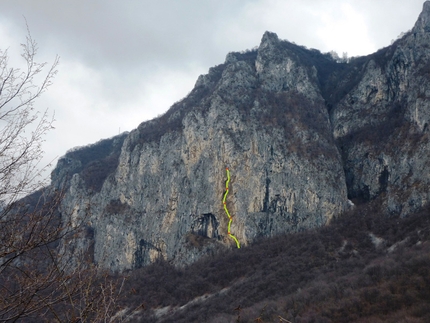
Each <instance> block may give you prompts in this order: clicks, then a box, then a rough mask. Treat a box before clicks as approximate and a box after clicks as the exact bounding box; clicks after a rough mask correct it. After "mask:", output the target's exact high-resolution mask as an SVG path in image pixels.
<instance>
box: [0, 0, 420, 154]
mask: <svg viewBox="0 0 430 323" xmlns="http://www.w3.org/2000/svg"><path fill="white" fill-rule="evenodd" d="M1 1H2V2H1V10H0V48H2V49H5V48H9V52H10V54H11V56H13V57H11V62H13V63H15V66H16V64H19V63H20V61H19V60H17V58H19V50H20V46H19V44H20V43H23V42H24V41H25V36H26V26H25V20H24V18H23V17H25V18H26V20H27V22H28V25H29V28H30V31H31V34H32V36H33V38H34V39H35V40H36V41H37V42H38V44H39V55H38V61H47V62H53V60H54V58H55V56H56V55H59V56H60V65H59V68H58V69H59V73H58V75H57V77H56V78H55V80H54V84H53V85H52V87H51V88H50V89H49V91H48V92H46V93H45V94H44V96H43V97H42V98H41V99H40V100H39V101H38V102H37V104H36V105H37V108H39V109H40V110H44V109H45V108H49V109H50V112H51V113H53V112H55V119H56V122H55V128H56V129H55V130H53V131H52V132H51V133H50V134H49V135H48V136H47V138H46V139H47V141H46V143H45V146H44V147H45V151H46V158H45V162H46V161H48V160H52V159H54V158H56V157H60V156H62V155H64V153H65V152H66V151H67V150H68V149H70V148H72V147H75V146H82V145H86V144H90V143H93V142H96V141H98V140H99V139H102V138H108V137H112V136H114V135H116V134H118V133H119V131H121V132H123V131H130V130H132V129H134V128H136V127H137V126H138V125H139V123H141V122H142V121H145V120H148V119H152V118H154V117H156V116H157V115H159V114H162V113H163V112H165V111H166V110H167V109H168V108H169V107H170V106H171V105H172V104H173V103H174V102H176V101H178V100H180V99H182V98H183V97H184V96H186V95H187V94H188V93H189V92H190V91H191V90H192V88H193V86H194V83H195V81H196V80H197V77H198V76H199V75H200V74H205V73H207V71H208V69H209V68H210V67H211V66H214V65H217V64H221V63H223V62H224V59H225V56H226V54H227V53H228V52H231V51H241V50H245V49H250V48H253V47H255V46H258V45H259V43H260V40H261V37H262V35H263V33H264V32H265V31H266V30H268V31H272V32H275V33H277V34H278V36H279V38H281V39H286V40H289V41H292V42H295V43H297V44H299V45H304V46H306V47H308V48H316V49H319V50H320V51H322V52H328V51H331V50H335V51H337V52H338V53H339V55H342V53H343V52H347V53H348V56H357V55H366V54H370V53H372V52H374V51H376V50H378V49H379V48H382V47H385V46H388V45H390V43H391V41H392V40H393V39H396V37H397V36H398V35H399V34H400V33H401V32H405V31H407V30H409V29H411V28H412V27H413V25H414V23H415V21H416V20H417V18H418V15H419V13H420V12H421V10H422V5H423V2H424V0H407V1H406V0H153V1H149V0H92V1H89V0H61V1H59V0H1Z"/></svg>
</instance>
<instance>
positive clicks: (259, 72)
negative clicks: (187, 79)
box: [52, 2, 430, 270]
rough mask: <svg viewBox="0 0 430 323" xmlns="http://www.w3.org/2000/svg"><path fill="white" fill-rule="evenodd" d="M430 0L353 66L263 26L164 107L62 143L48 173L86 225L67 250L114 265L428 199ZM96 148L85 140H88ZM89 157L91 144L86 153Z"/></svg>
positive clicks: (185, 254)
mask: <svg viewBox="0 0 430 323" xmlns="http://www.w3.org/2000/svg"><path fill="white" fill-rule="evenodd" d="M429 17H430V5H429V2H426V3H425V5H424V10H423V13H422V14H421V15H420V17H419V19H418V21H417V24H416V25H415V27H414V28H413V30H412V31H411V32H409V33H407V34H406V35H405V36H404V37H403V38H402V39H400V40H398V41H397V42H395V43H394V44H393V45H392V46H390V47H387V48H385V49H382V50H380V51H378V52H377V53H375V54H372V55H369V56H367V57H361V58H356V59H354V60H353V61H351V62H350V63H349V64H346V63H336V62H335V61H333V59H331V58H330V56H329V55H324V54H321V53H319V52H318V51H316V50H308V49H306V48H304V47H300V46H297V45H294V44H291V43H289V42H287V41H281V40H279V39H278V37H277V36H276V34H273V33H269V32H266V33H265V34H264V36H263V38H262V41H261V44H260V46H259V47H258V50H255V51H248V52H244V53H230V54H228V55H227V58H226V61H225V62H224V64H221V65H219V66H216V67H213V68H211V69H210V70H209V73H208V74H206V75H202V76H200V77H199V79H198V80H197V82H196V85H195V88H194V89H193V91H192V92H191V93H190V94H189V95H188V96H187V97H186V98H185V99H184V100H182V101H181V102H178V103H176V104H174V105H173V106H172V108H171V109H170V110H169V111H168V112H167V113H166V114H165V115H163V116H161V117H159V118H157V119H154V120H151V121H148V122H144V123H142V124H141V125H140V126H139V127H138V128H137V129H136V130H133V131H132V132H130V133H129V134H126V135H123V136H120V137H119V138H114V139H112V140H111V141H109V142H108V144H106V143H105V144H104V146H103V147H108V148H109V149H108V150H106V149H105V150H102V149H99V148H97V147H99V146H100V145H99V146H97V145H95V147H93V148H94V149H96V148H97V149H98V150H97V151H98V152H99V153H98V155H97V156H98V157H97V158H98V159H97V160H88V158H86V157H85V156H87V155H88V154H87V155H85V154H83V153H80V151H78V152H75V153H69V154H66V156H65V157H64V158H63V159H61V160H60V161H59V163H58V165H57V168H56V169H55V170H54V172H53V175H52V185H53V186H54V187H58V188H64V189H65V190H66V194H65V199H64V201H63V204H62V209H61V212H62V214H63V216H65V217H72V219H75V221H76V223H77V222H78V221H79V219H85V223H86V226H87V232H91V234H90V235H88V234H87V235H82V237H81V238H80V239H77V240H76V241H75V242H70V243H71V244H72V245H73V248H70V250H71V251H72V252H74V253H76V254H78V253H90V256H91V258H92V259H93V260H94V261H95V262H96V263H98V264H100V265H101V266H103V267H108V268H110V269H112V270H124V269H128V268H137V267H141V266H144V265H147V264H149V263H151V262H153V261H154V260H155V259H157V257H163V258H164V259H167V260H169V261H171V262H172V263H174V264H177V265H184V264H187V263H191V262H193V261H196V260H197V259H199V258H200V257H201V256H203V255H210V254H212V253H214V252H218V251H219V250H222V249H223V248H234V247H235V243H234V241H233V240H232V239H230V238H229V237H228V234H227V225H228V218H227V216H226V214H225V213H224V209H223V204H222V197H223V194H224V190H225V181H226V172H225V168H226V167H229V169H230V172H231V182H230V192H229V195H228V198H227V206H228V209H229V211H230V213H231V214H232V215H233V223H232V227H231V231H232V233H233V234H234V235H235V236H236V237H237V238H238V239H239V241H240V243H241V244H242V245H247V244H249V243H250V242H252V241H254V240H255V239H259V238H261V237H270V236H273V235H277V234H282V233H285V232H293V231H300V230H305V229H308V228H313V227H317V226H322V225H325V224H327V223H328V222H329V221H330V219H332V218H333V216H336V215H339V214H341V213H342V212H344V211H345V210H346V209H347V208H348V207H349V205H351V202H350V201H348V199H352V200H353V201H354V202H356V203H360V202H361V203H365V202H369V201H371V200H375V199H379V200H380V203H381V205H382V206H383V208H384V209H385V210H386V212H387V213H388V214H392V213H395V214H401V215H407V214H408V213H409V212H412V211H413V210H416V209H417V208H419V207H420V206H422V205H424V204H426V203H427V201H428V199H429V190H428V185H429V184H430V183H429V181H430V175H429V174H430V169H429V167H430V163H429V157H430V146H429V140H428V139H429V130H428V124H429V118H430V103H429V102H430V101H429V98H430V84H429V81H430V61H429V58H430V57H429V55H430V54H428V53H429V51H428V48H429V46H430V31H429V27H428V26H429V21H430V19H429ZM90 152H91V150H90ZM90 155H91V154H90Z"/></svg>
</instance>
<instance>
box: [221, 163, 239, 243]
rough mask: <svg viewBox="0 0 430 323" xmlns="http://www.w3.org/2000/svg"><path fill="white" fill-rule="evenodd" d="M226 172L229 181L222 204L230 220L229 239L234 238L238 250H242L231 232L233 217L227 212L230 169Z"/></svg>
mask: <svg viewBox="0 0 430 323" xmlns="http://www.w3.org/2000/svg"><path fill="white" fill-rule="evenodd" d="M225 170H226V172H227V181H226V182H225V193H224V197H223V199H222V204H223V205H224V211H225V213H226V214H227V216H228V219H229V221H228V231H227V233H228V235H229V237H230V238H232V239H233V240H234V241H235V242H236V246H237V247H238V248H240V243H239V240H237V238H236V237H235V236H234V235H232V234H231V230H230V228H231V223H232V222H233V217H232V216H231V215H230V213H229V212H228V210H227V202H226V199H227V194H228V184H229V183H230V171H229V169H228V167H226V168H225Z"/></svg>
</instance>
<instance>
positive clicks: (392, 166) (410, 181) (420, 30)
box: [331, 1, 430, 215]
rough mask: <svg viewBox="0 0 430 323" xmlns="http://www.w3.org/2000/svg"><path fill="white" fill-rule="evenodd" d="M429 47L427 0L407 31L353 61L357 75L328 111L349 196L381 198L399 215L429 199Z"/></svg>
mask: <svg viewBox="0 0 430 323" xmlns="http://www.w3.org/2000/svg"><path fill="white" fill-rule="evenodd" d="M429 46H430V2H428V1H427V2H426V3H424V9H423V12H422V13H421V15H420V17H419V19H418V21H417V23H416V24H415V27H414V28H413V29H412V31H411V32H408V33H407V34H406V35H405V36H404V37H403V38H402V39H400V40H397V41H396V42H395V43H394V44H393V45H392V46H390V47H387V48H384V49H381V50H380V51H378V52H377V53H375V54H373V55H370V56H368V57H367V58H366V60H363V63H361V64H356V65H357V66H356V68H357V70H358V71H359V73H361V74H362V76H361V78H360V79H359V80H358V81H357V82H356V85H355V86H354V88H353V89H352V90H351V91H349V92H348V93H347V94H346V95H345V96H344V97H343V98H342V99H341V100H340V101H339V102H338V103H337V104H336V106H335V107H334V108H333V110H332V111H331V120H332V124H333V129H334V135H335V137H336V138H337V140H338V142H339V146H340V149H341V151H342V154H343V159H344V167H345V174H346V180H347V186H348V193H349V197H350V198H351V199H353V198H359V199H361V200H369V199H374V198H377V197H380V196H382V197H383V199H382V200H381V202H382V203H383V205H384V207H385V208H386V210H387V211H388V212H389V213H395V214H398V213H400V214H402V215H406V214H408V213H410V212H412V211H414V210H416V209H417V208H419V207H421V206H423V205H425V204H426V203H428V201H429V197H430V196H429V189H428V187H429V184H430V163H429V162H428V161H429V160H430V147H429V130H428V124H429V121H430V101H429V98H430V52H429ZM352 64H354V62H353V63H352ZM353 77H354V76H351V77H349V78H350V79H348V78H347V79H346V81H351V79H352V78H353Z"/></svg>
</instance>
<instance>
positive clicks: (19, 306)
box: [0, 27, 120, 322]
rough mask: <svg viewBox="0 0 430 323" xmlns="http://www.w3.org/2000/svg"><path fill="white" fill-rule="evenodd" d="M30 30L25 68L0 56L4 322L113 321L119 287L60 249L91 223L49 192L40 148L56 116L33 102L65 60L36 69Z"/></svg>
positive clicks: (0, 314)
mask: <svg viewBox="0 0 430 323" xmlns="http://www.w3.org/2000/svg"><path fill="white" fill-rule="evenodd" d="M27 31H28V34H27V37H26V42H25V43H24V44H22V45H21V46H22V55H21V56H22V58H23V60H24V61H25V68H23V69H20V68H13V67H10V66H9V56H8V51H7V50H0V202H1V204H0V322H17V321H20V322H26V321H28V322H33V321H34V320H35V318H37V321H49V322H52V321H56V322H111V321H112V320H111V319H110V317H112V316H113V315H114V313H115V312H116V311H117V308H116V307H115V301H116V297H117V296H118V292H120V289H119V290H117V287H116V284H114V283H113V281H112V280H110V279H109V276H107V275H100V271H99V270H98V269H97V267H96V266H94V265H91V264H90V263H88V262H86V261H85V260H84V259H82V262H81V263H80V264H79V265H75V264H74V265H73V266H71V265H70V262H69V261H68V259H67V253H66V252H65V251H64V250H63V249H62V248H60V247H59V246H60V241H62V240H63V239H68V240H69V241H70V240H72V239H73V237H74V235H76V234H80V233H81V231H82V229H83V228H84V226H83V225H82V224H83V221H84V220H85V219H81V223H80V224H79V223H78V224H76V223H73V225H72V223H71V222H70V221H68V220H65V219H66V217H61V216H60V215H59V214H58V207H59V205H60V203H61V200H62V197H63V193H62V192H59V191H52V190H50V189H48V188H44V187H43V186H44V184H46V183H45V182H44V181H43V179H42V178H41V174H42V170H43V167H42V168H41V167H40V165H39V164H40V161H41V158H42V157H43V150H42V143H43V141H44V136H45V135H46V133H47V132H48V131H49V130H51V129H52V123H53V118H49V116H48V113H47V111H45V113H39V112H37V111H36V110H35V108H34V103H35V101H36V100H37V99H38V98H39V97H40V96H41V95H42V94H43V93H44V92H45V91H46V90H47V89H48V88H49V87H50V86H51V84H52V81H53V78H54V77H55V75H56V73H57V66H58V63H59V58H58V56H57V57H56V58H55V60H54V62H53V64H52V65H51V66H48V65H47V63H37V62H36V61H35V57H36V54H37V49H38V48H37V43H36V42H35V41H34V40H33V39H32V37H31V34H30V32H29V30H28V27H27ZM29 193H32V194H30V195H28V194H29ZM25 196H26V197H25Z"/></svg>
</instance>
